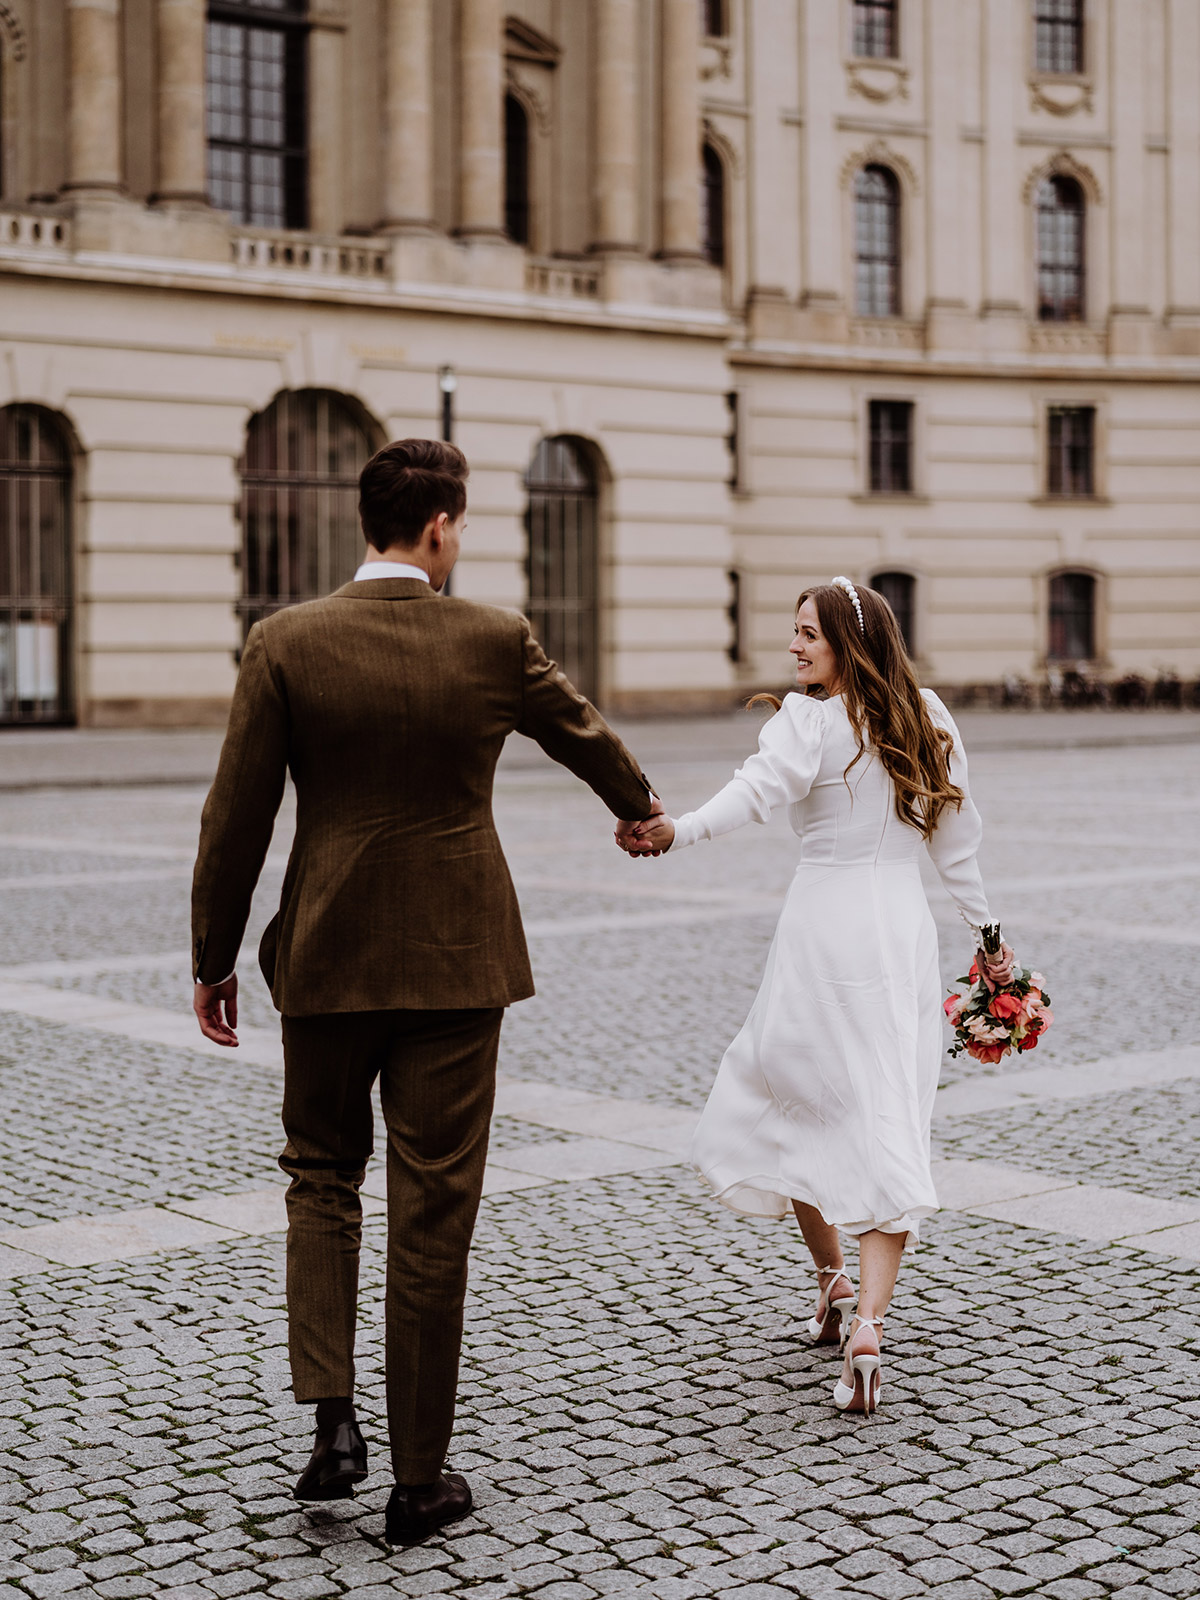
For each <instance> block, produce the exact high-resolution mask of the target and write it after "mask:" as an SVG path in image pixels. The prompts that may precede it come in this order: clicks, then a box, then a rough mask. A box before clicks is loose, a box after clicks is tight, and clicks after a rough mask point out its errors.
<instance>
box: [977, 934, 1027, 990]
mask: <svg viewBox="0 0 1200 1600" xmlns="http://www.w3.org/2000/svg"><path fill="white" fill-rule="evenodd" d="M975 965H976V966H977V967H978V968H979V970H980V972H981V973H982V974H983V976H984V978H985V980H986V981H987V982H988V984H990V985H991V987H992V988H993V989H1006V988H1007V987H1008V985H1009V984H1010V983H1011V982H1012V981H1013V973H1014V972H1015V970H1016V965H1017V958H1016V955H1015V954H1014V952H1013V948H1012V946H1011V945H1010V944H1002V945H1001V946H1000V948H999V950H997V952H996V954H995V955H994V956H989V955H988V954H987V953H986V952H985V951H983V950H976V952H975Z"/></svg>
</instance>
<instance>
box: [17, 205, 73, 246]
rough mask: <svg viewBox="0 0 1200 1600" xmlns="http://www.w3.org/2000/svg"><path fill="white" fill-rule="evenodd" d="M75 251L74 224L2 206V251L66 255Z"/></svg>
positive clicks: (44, 214)
mask: <svg viewBox="0 0 1200 1600" xmlns="http://www.w3.org/2000/svg"><path fill="white" fill-rule="evenodd" d="M70 249H71V223H70V220H69V219H68V218H67V217H57V216H53V215H48V214H47V213H45V212H39V211H27V210H23V209H17V208H15V207H12V206H0V251H2V252H3V253H4V254H6V255H7V254H9V253H12V252H19V253H21V254H22V255H24V254H25V253H26V252H33V253H35V254H37V255H39V256H41V255H66V254H67V253H68V252H69V251H70Z"/></svg>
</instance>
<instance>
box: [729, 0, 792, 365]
mask: <svg viewBox="0 0 1200 1600" xmlns="http://www.w3.org/2000/svg"><path fill="white" fill-rule="evenodd" d="M743 14H744V17H745V37H746V78H747V98H748V99H749V102H750V104H751V105H752V106H754V108H755V114H754V116H753V117H752V118H750V120H749V122H748V124H747V127H746V210H747V213H748V223H749V227H748V239H747V251H746V254H747V265H746V279H747V288H746V306H747V318H748V321H749V326H750V332H751V337H752V338H756V339H779V338H784V339H786V338H794V337H796V332H795V326H794V322H795V316H796V309H795V302H796V299H797V297H798V295H799V291H800V237H801V214H800V202H799V200H798V199H797V202H796V204H795V205H791V206H781V205H780V204H779V195H780V194H781V193H783V194H793V195H796V196H799V194H800V176H799V171H798V165H797V163H798V153H799V129H798V128H797V127H796V126H794V124H795V122H796V120H797V119H796V116H795V112H796V108H797V106H798V105H799V103H800V86H799V82H798V71H799V64H800V44H799V39H798V37H797V30H798V26H799V20H800V11H799V7H798V6H796V5H794V4H793V3H792V0H747V4H746V7H745V11H744V13H743ZM788 112H790V113H792V122H791V124H788V123H785V122H784V120H783V119H784V115H785V113H788Z"/></svg>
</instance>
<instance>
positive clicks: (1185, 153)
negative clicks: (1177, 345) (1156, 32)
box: [1167, 0, 1200, 318]
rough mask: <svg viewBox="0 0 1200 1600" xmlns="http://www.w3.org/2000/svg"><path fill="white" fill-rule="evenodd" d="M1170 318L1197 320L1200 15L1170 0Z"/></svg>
mask: <svg viewBox="0 0 1200 1600" xmlns="http://www.w3.org/2000/svg"><path fill="white" fill-rule="evenodd" d="M1167 28H1168V33H1167V38H1168V42H1169V49H1168V53H1167V73H1168V78H1167V117H1168V121H1167V136H1168V140H1169V143H1170V151H1169V154H1168V156H1167V248H1168V251H1169V256H1168V272H1169V277H1168V285H1169V287H1168V291H1167V312H1168V315H1169V316H1172V317H1179V316H1186V317H1189V318H1194V317H1200V96H1197V94H1196V79H1197V74H1198V73H1200V10H1197V8H1196V6H1195V5H1194V4H1193V0H1170V10H1169V12H1168V15H1167Z"/></svg>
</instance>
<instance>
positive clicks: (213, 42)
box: [206, 0, 308, 228]
mask: <svg viewBox="0 0 1200 1600" xmlns="http://www.w3.org/2000/svg"><path fill="white" fill-rule="evenodd" d="M206 40H207V65H206V79H207V106H208V193H209V198H210V199H211V201H212V203H213V205H214V206H216V207H217V208H218V209H219V210H221V211H227V212H228V213H229V215H230V216H231V217H232V218H233V220H234V221H235V222H240V223H242V224H244V225H248V226H250V227H257V228H305V227H307V226H308V107H307V87H306V82H305V79H306V51H307V30H306V28H305V25H304V5H303V0H246V3H244V4H240V3H236V0H210V4H209V8H208V27H207V34H206Z"/></svg>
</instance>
